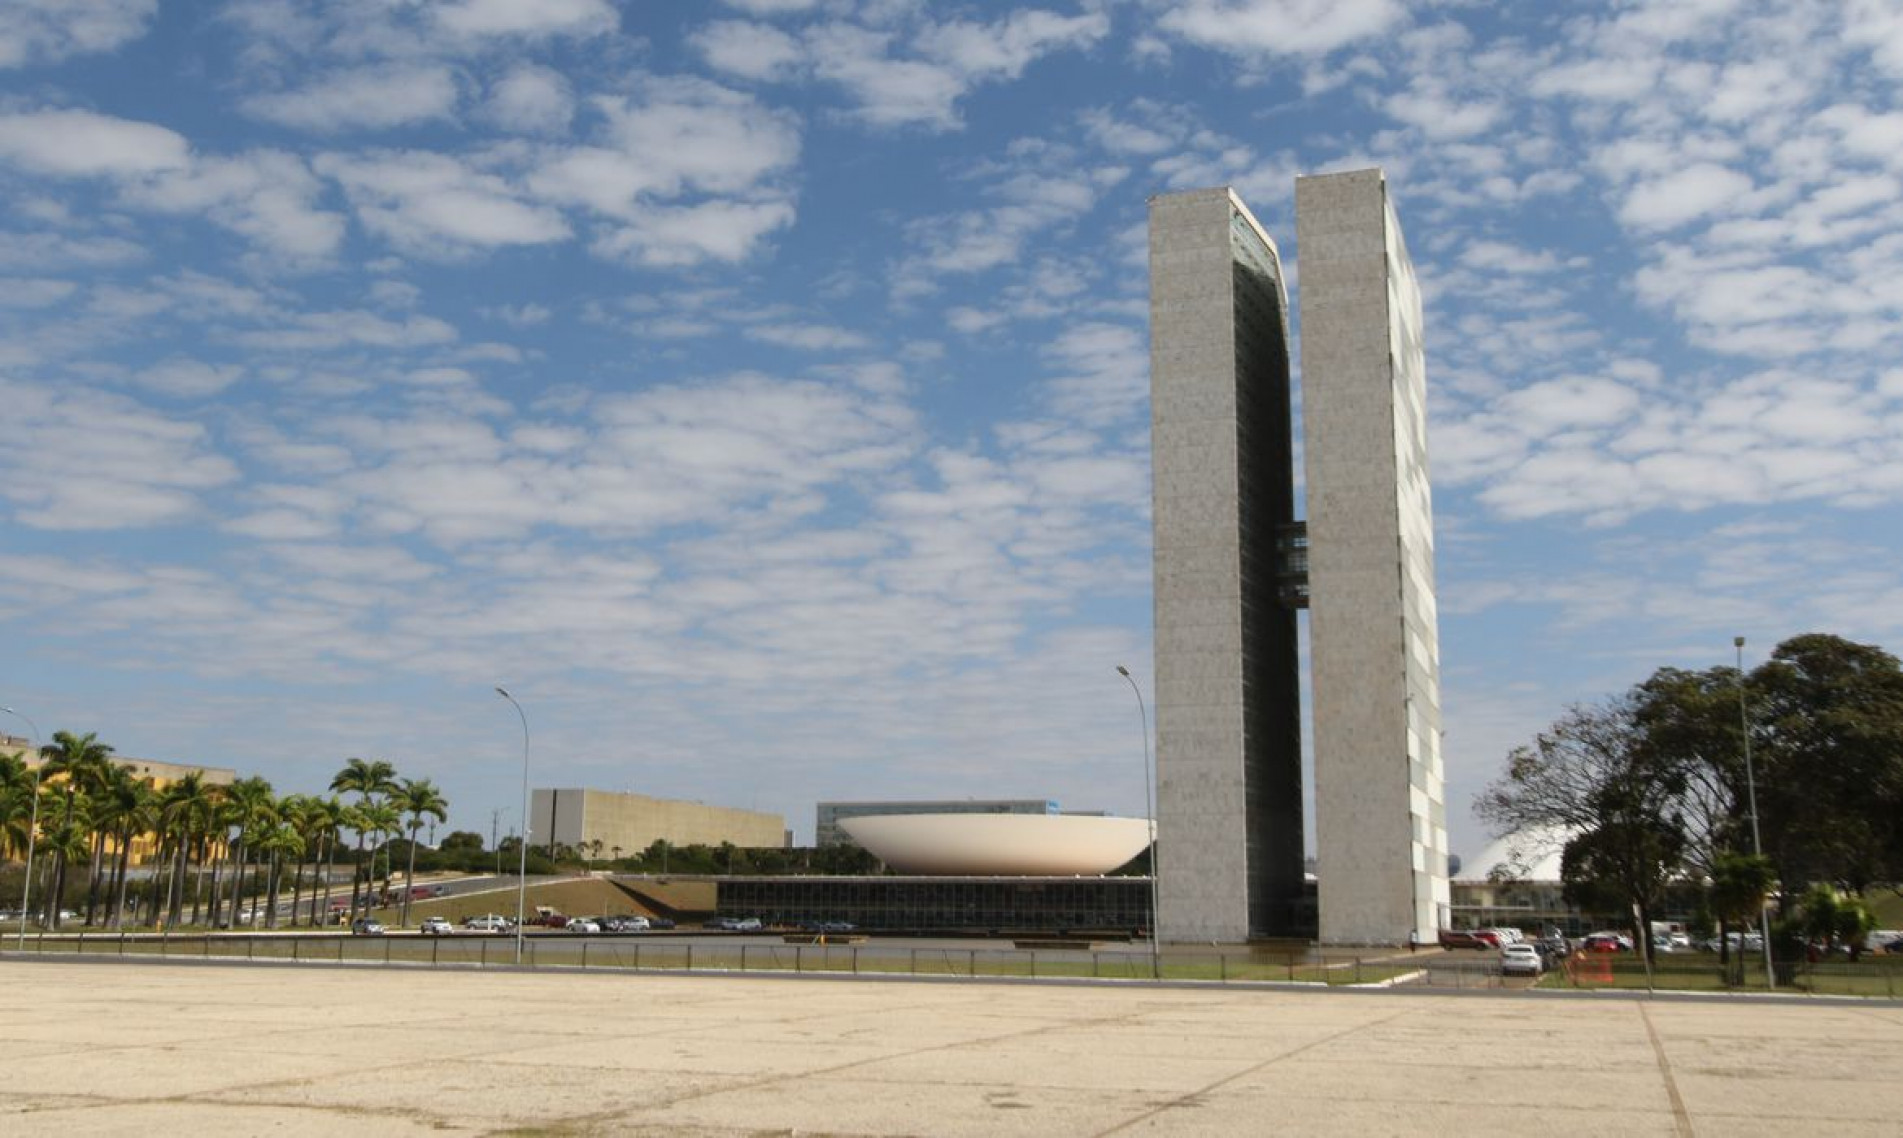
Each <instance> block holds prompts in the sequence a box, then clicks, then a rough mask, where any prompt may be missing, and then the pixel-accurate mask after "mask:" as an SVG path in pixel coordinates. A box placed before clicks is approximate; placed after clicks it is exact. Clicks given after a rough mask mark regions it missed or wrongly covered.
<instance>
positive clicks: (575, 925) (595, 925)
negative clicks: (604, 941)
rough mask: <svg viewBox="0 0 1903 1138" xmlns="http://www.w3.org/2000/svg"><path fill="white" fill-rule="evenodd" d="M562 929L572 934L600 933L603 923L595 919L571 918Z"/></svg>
mask: <svg viewBox="0 0 1903 1138" xmlns="http://www.w3.org/2000/svg"><path fill="white" fill-rule="evenodd" d="M562 927H563V928H565V929H567V930H568V931H569V932H571V933H598V932H600V931H601V922H600V921H597V920H596V919H595V918H593V917H570V918H568V920H567V921H566V922H565V923H563V925H562Z"/></svg>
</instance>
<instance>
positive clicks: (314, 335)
mask: <svg viewBox="0 0 1903 1138" xmlns="http://www.w3.org/2000/svg"><path fill="white" fill-rule="evenodd" d="M455 338H456V329H455V328H454V327H453V326H451V325H450V324H447V323H445V322H444V321H441V320H438V319H436V318H435V317H433V316H410V317H405V318H404V319H402V320H388V319H385V318H384V317H381V316H378V315H376V314H375V313H373V312H364V311H360V310H344V311H336V312H305V313H297V314H294V315H292V316H291V317H290V318H289V319H288V320H287V321H286V322H285V323H284V324H283V325H281V326H278V327H273V328H266V329H262V330H259V331H255V332H245V333H241V334H240V335H238V336H237V337H236V339H237V340H238V342H239V343H242V344H245V345H247V346H250V347H255V348H274V349H283V350H286V351H302V350H324V349H337V348H353V347H370V348H389V349H405V348H418V347H427V346H430V345H435V344H446V343H449V342H450V341H452V340H454V339H455Z"/></svg>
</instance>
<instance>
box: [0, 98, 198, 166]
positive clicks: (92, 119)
mask: <svg viewBox="0 0 1903 1138" xmlns="http://www.w3.org/2000/svg"><path fill="white" fill-rule="evenodd" d="M0 160H5V161H9V162H12V163H15V164H17V165H19V166H22V167H24V168H26V169H27V170H30V171H32V172H34V173H39V174H52V175H55V176H59V177H109V178H116V177H131V176H136V175H140V174H152V173H157V172H160V171H165V170H178V169H182V168H184V167H185V165H186V164H187V163H188V162H189V161H190V160H191V147H190V144H188V143H187V142H186V141H185V139H184V137H183V136H182V135H180V134H178V133H177V132H176V131H172V130H167V129H166V128H165V127H162V126H155V125H153V124H151V123H143V122H134V121H132V120H130V119H121V118H113V117H112V116H110V115H101V114H94V113H93V112H91V111H76V110H69V111H29V112H25V113H19V114H8V115H0Z"/></svg>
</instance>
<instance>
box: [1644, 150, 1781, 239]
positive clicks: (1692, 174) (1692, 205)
mask: <svg viewBox="0 0 1903 1138" xmlns="http://www.w3.org/2000/svg"><path fill="white" fill-rule="evenodd" d="M1751 190H1752V183H1751V179H1750V178H1748V177H1746V176H1745V175H1743V174H1741V173H1739V172H1738V171H1736V170H1733V169H1730V168H1728V167H1725V166H1720V165H1717V164H1716V163H1712V162H1700V163H1696V164H1694V165H1691V166H1687V167H1684V168H1683V169H1679V170H1675V171H1673V172H1672V173H1669V174H1666V175H1664V176H1663V177H1660V178H1655V179H1652V180H1650V181H1645V182H1641V183H1639V184H1638V185H1637V186H1634V187H1633V188H1632V191H1631V192H1630V193H1629V194H1628V195H1627V196H1626V200H1625V204H1624V205H1623V206H1622V207H1621V208H1620V210H1619V217H1620V219H1621V220H1623V221H1624V222H1626V223H1627V224H1628V225H1632V226H1635V227H1637V228H1639V229H1671V228H1674V227H1676V226H1680V225H1684V224H1685V223H1687V222H1690V221H1696V220H1698V219H1700V218H1706V217H1710V216H1713V215H1721V214H1725V213H1729V212H1732V211H1734V210H1736V209H1737V208H1738V205H1739V199H1741V198H1743V197H1745V196H1746V195H1748V194H1749V193H1750V192H1751Z"/></svg>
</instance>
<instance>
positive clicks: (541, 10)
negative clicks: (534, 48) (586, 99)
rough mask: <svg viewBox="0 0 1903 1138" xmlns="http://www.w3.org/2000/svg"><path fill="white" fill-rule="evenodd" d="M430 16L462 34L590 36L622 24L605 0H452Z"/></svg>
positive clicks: (435, 9)
mask: <svg viewBox="0 0 1903 1138" xmlns="http://www.w3.org/2000/svg"><path fill="white" fill-rule="evenodd" d="M430 15H431V17H432V18H433V19H434V20H435V21H436V22H437V24H439V25H441V26H442V27H443V28H445V29H447V30H448V31H450V32H453V33H455V34H457V35H464V36H514V37H521V38H539V37H544V36H593V35H601V34H603V33H605V32H612V31H615V30H616V29H617V28H618V27H620V24H621V20H620V17H619V16H618V15H617V14H616V12H615V9H614V6H613V5H611V4H609V3H608V2H607V0H452V2H451V3H446V4H442V5H439V6H437V7H436V8H434V9H433V10H432V11H431V13H430Z"/></svg>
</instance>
